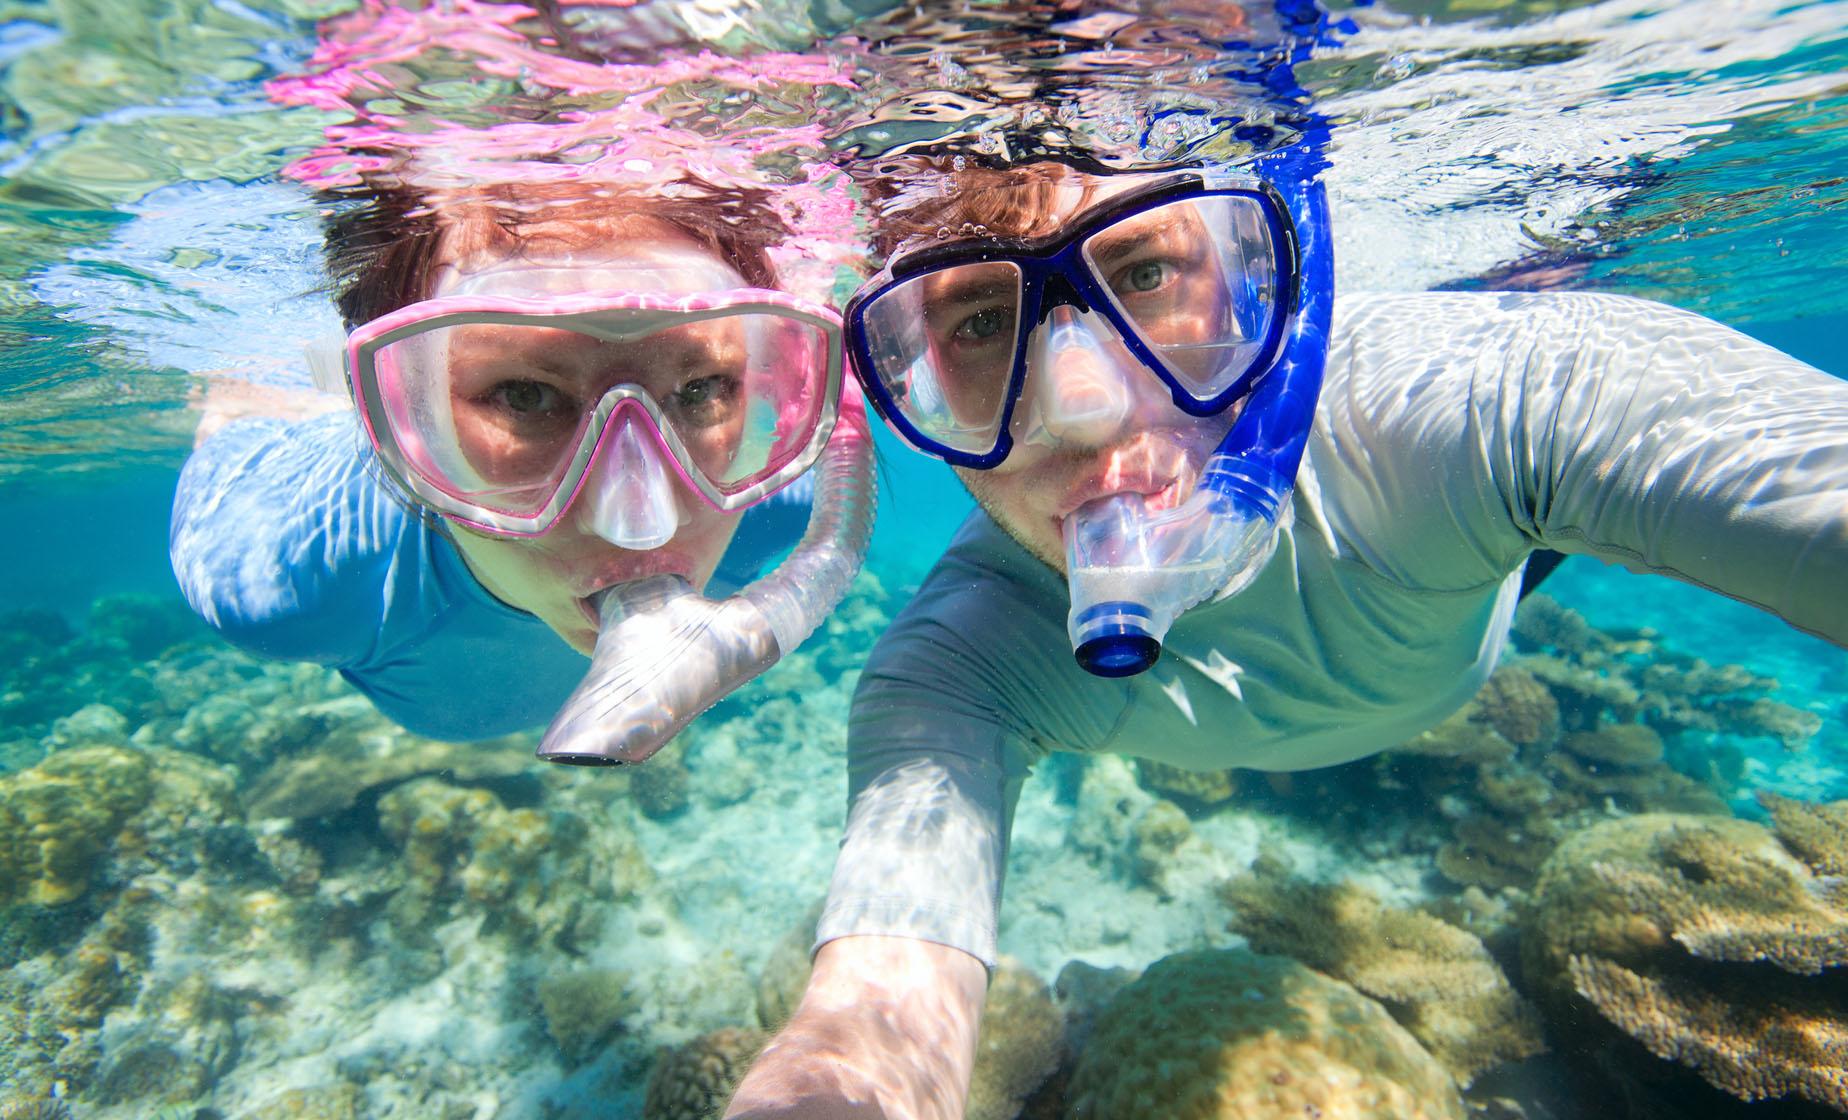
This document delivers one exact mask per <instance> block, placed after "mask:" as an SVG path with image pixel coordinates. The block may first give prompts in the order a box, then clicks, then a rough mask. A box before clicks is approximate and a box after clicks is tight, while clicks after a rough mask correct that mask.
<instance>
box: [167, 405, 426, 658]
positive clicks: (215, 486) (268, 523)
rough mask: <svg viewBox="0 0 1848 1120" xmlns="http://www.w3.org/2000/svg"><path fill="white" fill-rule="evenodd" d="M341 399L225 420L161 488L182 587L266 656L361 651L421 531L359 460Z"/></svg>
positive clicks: (422, 554)
mask: <svg viewBox="0 0 1848 1120" xmlns="http://www.w3.org/2000/svg"><path fill="white" fill-rule="evenodd" d="M364 448H365V444H364V437H363V436H362V435H361V433H360V431H359V427H358V424H357V421H356V419H355V417H354V416H353V415H352V414H351V413H344V412H343V413H336V414H333V415H329V416H324V417H319V418H317V419H314V420H311V421H306V422H300V423H290V422H285V421H281V420H272V419H245V420H239V421H235V422H233V423H231V424H227V425H226V426H225V427H224V428H223V429H221V430H220V431H219V432H217V433H216V434H214V435H213V436H212V437H211V438H210V439H208V440H206V441H205V442H204V443H203V444H201V445H200V446H199V447H198V448H197V449H195V450H194V452H193V454H192V456H191V458H189V459H188V460H187V461H186V465H185V467H184V469H182V471H181V472H180V481H179V487H178V489H177V491H176V492H175V495H174V503H173V519H172V523H171V530H170V536H169V551H170V555H171V559H172V561H173V573H174V576H175V577H176V578H177V579H178V581H179V584H180V590H181V592H182V593H183V594H184V595H185V596H186V600H187V602H189V603H191V604H192V607H193V609H194V610H195V611H197V612H199V614H200V616H201V617H203V618H204V619H205V621H206V622H207V623H209V624H210V625H211V626H212V627H213V628H214V629H216V630H217V631H218V632H219V633H220V634H222V635H223V636H224V637H225V639H226V640H228V641H230V642H231V643H232V644H233V645H236V646H238V647H240V648H242V649H245V650H248V651H250V652H252V653H257V654H260V655H262V656H265V657H274V658H282V659H287V660H293V661H313V662H318V663H320V664H323V665H329V666H333V667H345V666H349V665H354V664H358V663H361V662H363V661H365V660H367V659H368V658H369V657H370V655H371V654H372V652H373V650H374V646H375V642H376V641H377V639H378V637H379V635H380V631H381V628H382V624H383V621H384V618H385V613H386V608H387V602H386V595H385V590H386V587H387V584H388V583H389V582H391V576H392V574H393V569H394V567H398V568H401V567H403V566H405V565H419V564H427V563H428V562H429V557H428V555H427V553H428V549H429V544H430V541H429V540H428V539H427V537H426V535H425V534H421V533H414V532H409V533H407V529H409V528H411V526H410V525H408V524H407V522H408V521H409V520H410V519H411V516H412V515H411V514H410V513H409V511H407V510H406V509H405V508H404V507H403V506H402V505H400V504H399V503H398V502H397V501H396V500H394V498H393V497H392V496H391V495H390V494H389V493H388V492H387V491H386V489H385V487H384V486H383V484H382V483H380V482H379V481H378V480H377V479H376V478H375V477H374V476H373V475H372V474H371V473H370V472H369V470H368V464H369V463H370V458H369V454H368V453H366V452H365V450H364Z"/></svg>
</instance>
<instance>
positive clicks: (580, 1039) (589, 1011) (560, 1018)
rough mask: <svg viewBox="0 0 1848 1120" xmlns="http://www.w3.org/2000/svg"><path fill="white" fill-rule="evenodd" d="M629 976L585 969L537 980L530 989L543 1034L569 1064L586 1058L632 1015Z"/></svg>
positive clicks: (610, 971) (632, 998)
mask: <svg viewBox="0 0 1848 1120" xmlns="http://www.w3.org/2000/svg"><path fill="white" fill-rule="evenodd" d="M629 987H630V985H629V974H628V973H626V972H622V971H619V970H617V969H610V968H587V969H579V970H578V971H576V972H568V973H560V974H558V975H553V976H547V977H545V978H544V979H542V980H540V981H539V983H538V984H537V985H536V986H535V988H534V993H533V994H534V995H535V996H536V997H537V999H538V1001H539V1010H540V1012H541V1013H542V1014H543V1015H544V1016H545V1029H546V1033H547V1034H549V1035H551V1036H552V1041H553V1042H556V1043H557V1044H558V1049H559V1050H560V1051H561V1052H562V1053H563V1054H564V1055H565V1058H566V1060H567V1061H570V1062H571V1063H573V1064H576V1063H579V1062H582V1061H583V1060H584V1059H585V1058H588V1057H589V1056H590V1055H591V1053H592V1052H593V1051H595V1050H596V1048H597V1046H598V1045H599V1044H600V1043H602V1042H603V1041H604V1040H605V1039H607V1038H609V1036H610V1035H611V1033H613V1032H614V1031H615V1030H616V1029H617V1028H618V1027H620V1026H621V1025H622V1021H623V1019H624V1018H626V1017H627V1016H629V1015H631V1014H633V1013H634V1011H635V1007H636V1003H635V997H634V996H633V995H631V994H630V991H629Z"/></svg>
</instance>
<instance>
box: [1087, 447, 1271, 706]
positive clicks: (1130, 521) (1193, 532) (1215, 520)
mask: <svg viewBox="0 0 1848 1120" xmlns="http://www.w3.org/2000/svg"><path fill="white" fill-rule="evenodd" d="M1227 466H1228V463H1227V462H1226V458H1225V457H1224V456H1215V457H1214V459H1213V460H1212V461H1211V462H1210V463H1209V464H1208V467H1207V472H1206V477H1204V478H1203V479H1202V481H1201V484H1200V486H1199V487H1198V488H1196V489H1195V490H1194V492H1193V494H1192V495H1190V496H1189V497H1188V499H1187V500H1186V501H1185V502H1183V503H1181V504H1180V505H1179V506H1176V507H1175V508H1173V509H1169V510H1150V509H1149V508H1148V503H1147V499H1145V498H1144V497H1143V496H1142V495H1141V494H1113V495H1111V496H1110V497H1107V498H1099V499H1098V500H1096V501H1093V502H1087V503H1086V504H1085V505H1083V506H1081V507H1079V509H1078V510H1077V511H1076V512H1074V513H1073V514H1072V515H1071V516H1069V517H1067V518H1066V519H1065V571H1066V580H1067V582H1068V584H1069V586H1070V593H1071V612H1070V614H1068V615H1067V616H1066V632H1067V634H1068V636H1069V637H1070V638H1071V641H1072V654H1073V656H1075V657H1076V658H1077V659H1078V664H1079V665H1080V666H1082V667H1083V668H1084V669H1085V671H1086V672H1089V673H1093V674H1095V675H1097V676H1100V677H1129V676H1134V675H1136V674H1137V673H1141V672H1143V671H1145V670H1147V669H1148V668H1149V667H1150V666H1152V665H1154V664H1155V662H1156V661H1157V660H1158V659H1159V658H1160V657H1161V649H1162V642H1163V640H1164V639H1166V638H1167V636H1168V628H1169V627H1171V626H1173V625H1174V620H1175V619H1176V618H1177V617H1179V616H1180V614H1181V612H1182V611H1185V610H1186V609H1188V608H1189V607H1192V606H1194V605H1195V604H1197V603H1199V602H1201V601H1202V600H1204V599H1205V598H1207V597H1208V596H1210V595H1214V594H1222V593H1223V594H1230V593H1231V592H1232V591H1235V590H1237V589H1238V588H1241V587H1243V586H1244V585H1245V584H1247V583H1249V582H1250V581H1251V579H1252V577H1253V576H1255V575H1256V574H1257V572H1258V571H1259V569H1261V568H1263V566H1264V563H1265V562H1266V561H1267V560H1269V559H1270V555H1271V552H1272V550H1273V549H1274V548H1275V547H1276V540H1277V537H1276V533H1275V532H1274V530H1275V527H1276V508H1277V507H1276V506H1275V505H1272V506H1271V508H1270V511H1269V512H1268V513H1266V512H1264V511H1262V510H1261V509H1258V508H1254V507H1252V506H1250V505H1249V504H1247V503H1245V502H1242V501H1239V500H1237V499H1236V498H1234V497H1232V496H1230V495H1228V494H1226V493H1225V492H1223V491H1222V490H1221V489H1220V487H1219V486H1217V485H1215V480H1216V479H1218V478H1223V477H1225V469H1226V467H1227Z"/></svg>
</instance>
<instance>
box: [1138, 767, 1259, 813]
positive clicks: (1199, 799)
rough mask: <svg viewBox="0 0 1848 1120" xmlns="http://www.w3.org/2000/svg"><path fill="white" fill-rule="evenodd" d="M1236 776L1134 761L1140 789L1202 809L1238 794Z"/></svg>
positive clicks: (1233, 771)
mask: <svg viewBox="0 0 1848 1120" xmlns="http://www.w3.org/2000/svg"><path fill="white" fill-rule="evenodd" d="M1237 775H1238V771H1236V770H1183V769H1181V768H1180V767H1178V766H1169V765H1168V764H1167V763H1165V762H1156V761H1154V760H1152V759H1147V758H1139V759H1137V760H1136V780H1137V781H1138V782H1140V783H1142V788H1143V789H1146V790H1148V791H1149V792H1150V793H1153V794H1154V795H1155V796H1157V797H1172V798H1175V799H1177V800H1179V801H1180V802H1182V803H1183V804H1193V805H1199V806H1202V807H1209V806H1213V805H1219V804H1221V803H1223V802H1226V801H1230V800H1231V799H1232V797H1233V795H1234V794H1236V793H1237V792H1238V776H1237Z"/></svg>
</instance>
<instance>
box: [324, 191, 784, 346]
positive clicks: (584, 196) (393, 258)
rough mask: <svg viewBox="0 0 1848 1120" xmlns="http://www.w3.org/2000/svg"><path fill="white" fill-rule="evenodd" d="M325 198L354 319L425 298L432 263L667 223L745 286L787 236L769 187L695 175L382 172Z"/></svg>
mask: <svg viewBox="0 0 1848 1120" xmlns="http://www.w3.org/2000/svg"><path fill="white" fill-rule="evenodd" d="M323 199H324V201H326V202H327V203H328V208H329V213H328V217H327V233H326V240H325V252H326V264H327V272H328V276H329V277H330V279H331V287H332V289H333V294H334V302H335V306H337V307H338V308H339V309H340V315H341V318H342V319H344V320H345V321H346V324H347V326H348V327H354V326H358V325H359V324H361V323H366V322H370V321H371V320H373V319H376V318H378V317H379V316H381V315H384V314H387V313H389V312H392V311H396V310H398V309H399V308H401V307H405V306H408V305H409V304H412V303H416V302H417V301H418V300H421V299H426V298H428V297H429V295H430V290H431V285H432V281H433V279H434V277H435V274H436V270H437V269H438V268H439V267H440V266H442V265H444V264H446V263H449V262H451V261H454V260H458V259H462V258H465V257H470V256H474V255H477V254H481V253H494V254H497V255H500V256H505V257H509V258H516V257H518V256H520V255H521V254H524V253H532V252H545V251H569V250H578V249H583V248H585V247H587V246H590V245H595V244H598V243H603V242H609V241H615V240H621V239H623V238H628V237H637V236H652V237H658V236H660V235H661V232H662V230H663V229H667V230H670V231H673V232H676V233H679V234H681V235H684V236H685V237H687V238H688V239H689V240H691V241H693V242H694V243H696V244H698V245H701V246H703V247H705V248H707V249H709V250H711V251H712V252H713V253H714V254H715V255H716V256H718V257H719V259H721V260H723V261H724V262H725V263H727V264H729V265H731V266H732V267H733V268H735V269H737V271H738V273H739V274H740V275H741V276H743V277H744V280H745V283H747V284H749V285H751V286H753V287H759V288H771V287H775V286H776V270H775V268H774V267H773V266H772V264H771V262H770V255H769V248H770V246H771V245H773V244H775V243H777V242H778V241H780V240H781V239H782V238H784V237H785V236H787V233H788V227H787V226H786V225H785V224H784V222H783V220H782V219H781V218H780V217H778V216H777V214H776V212H775V211H774V210H773V209H771V207H770V205H769V201H768V199H769V192H768V191H765V190H757V189H748V188H722V187H718V186H715V185H713V184H711V183H708V182H706V181H705V180H703V179H700V178H698V177H696V176H691V175H688V176H684V177H682V178H681V179H679V180H678V181H676V182H674V183H671V184H668V185H666V186H665V187H662V188H656V189H651V190H649V191H646V192H644V191H639V190H634V189H624V188H621V187H608V186H604V187H596V186H591V185H587V184H574V183H498V184H490V185H484V186H479V187H471V188H465V189H460V190H458V189H445V190H441V191H433V190H430V189H427V188H418V187H413V186H411V185H409V184H406V183H404V182H403V181H402V180H399V179H396V178H392V179H389V180H387V179H384V178H381V179H379V180H376V181H371V182H368V183H366V184H364V185H361V186H358V187H352V188H345V189H342V190H338V191H328V192H323Z"/></svg>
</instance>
